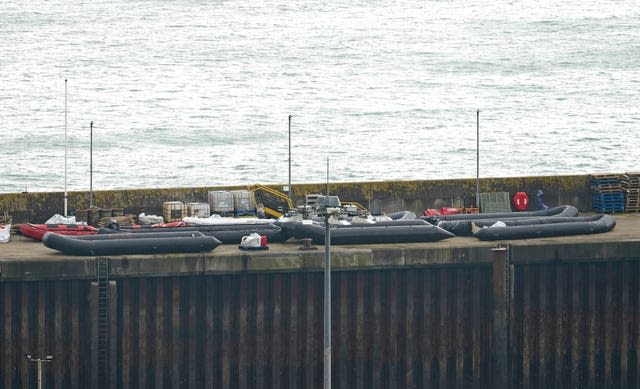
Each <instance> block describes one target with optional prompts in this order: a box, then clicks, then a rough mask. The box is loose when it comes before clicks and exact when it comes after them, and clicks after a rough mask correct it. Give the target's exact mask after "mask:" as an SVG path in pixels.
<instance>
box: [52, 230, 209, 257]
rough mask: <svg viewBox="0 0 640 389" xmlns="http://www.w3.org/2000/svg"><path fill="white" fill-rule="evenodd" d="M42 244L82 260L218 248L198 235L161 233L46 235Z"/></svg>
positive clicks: (202, 250) (200, 234) (207, 239)
mask: <svg viewBox="0 0 640 389" xmlns="http://www.w3.org/2000/svg"><path fill="white" fill-rule="evenodd" d="M42 243H44V245H45V246H46V247H48V248H50V249H53V250H57V251H60V252H62V253H64V254H68V255H83V256H105V255H128V254H168V253H199V252H208V251H211V250H213V249H215V248H216V247H218V246H219V245H220V241H219V240H217V239H216V238H214V237H212V236H205V235H203V234H202V233H200V232H191V233H188V234H183V235H171V234H164V233H163V234H140V235H138V234H113V235H102V236H77V237H69V236H65V235H60V234H56V233H53V232H47V233H46V234H44V237H43V238H42Z"/></svg>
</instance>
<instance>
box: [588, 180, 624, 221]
mask: <svg viewBox="0 0 640 389" xmlns="http://www.w3.org/2000/svg"><path fill="white" fill-rule="evenodd" d="M589 186H590V187H591V200H592V203H593V210H594V211H595V212H600V213H607V212H623V211H624V192H623V190H622V182H621V180H620V176H619V175H617V174H590V175H589Z"/></svg>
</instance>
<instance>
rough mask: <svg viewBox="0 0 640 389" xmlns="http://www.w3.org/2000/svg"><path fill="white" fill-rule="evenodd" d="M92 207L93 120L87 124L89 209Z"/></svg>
mask: <svg viewBox="0 0 640 389" xmlns="http://www.w3.org/2000/svg"><path fill="white" fill-rule="evenodd" d="M91 207H93V120H92V121H91V123H89V208H91Z"/></svg>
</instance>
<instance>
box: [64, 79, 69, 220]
mask: <svg viewBox="0 0 640 389" xmlns="http://www.w3.org/2000/svg"><path fill="white" fill-rule="evenodd" d="M67 215H68V213H67V79H66V78H65V79H64V217H67Z"/></svg>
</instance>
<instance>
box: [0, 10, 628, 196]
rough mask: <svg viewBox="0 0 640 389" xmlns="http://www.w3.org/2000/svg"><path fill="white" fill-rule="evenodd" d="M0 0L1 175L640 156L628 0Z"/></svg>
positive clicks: (411, 167)
mask: <svg viewBox="0 0 640 389" xmlns="http://www.w3.org/2000/svg"><path fill="white" fill-rule="evenodd" d="M0 3H1V6H0V37H1V39H0V139H1V146H0V157H1V161H2V163H1V164H0V192H17V191H23V190H25V189H26V190H28V191H62V190H63V189H64V182H65V180H64V177H65V113H66V129H67V139H68V140H67V146H68V147H67V150H68V151H67V161H68V165H67V177H68V189H69V190H86V189H88V188H89V176H90V174H89V173H90V160H91V158H90V148H91V147H90V146H92V147H93V153H92V154H93V187H94V189H114V188H132V187H174V186H176V187H185V186H203V185H222V184H223V185H227V184H253V183H286V182H287V180H288V158H289V152H288V147H289V137H288V133H289V126H288V124H289V123H288V115H293V117H292V120H291V156H292V181H293V182H294V183H296V182H324V181H325V179H326V166H327V163H326V161H327V159H329V166H330V169H329V170H330V172H329V179H330V180H331V181H363V180H388V179H436V178H462V177H475V174H476V124H477V123H476V109H479V110H480V115H479V118H480V121H479V124H480V175H481V176H514V175H517V176H520V175H550V174H588V173H598V172H625V171H638V170H640V164H639V163H638V160H639V157H640V151H639V149H640V141H639V138H640V108H639V102H640V2H638V1H637V0H615V1H608V0H595V1H583V0H580V1H573V0H570V1H551V0H535V1H534V0H521V1H500V0H498V1H488V0H487V1H475V0H471V1H461V0H453V1H451V0H441V1H424V0H421V1H410V0H398V1H391V0H380V1H377V0H367V1H349V2H335V1H319V0H314V1H306V0H302V1H295V2H275V1H255V0H251V1H248V0H247V1H244V0H237V1H233V0H232V1H222V0H220V1H218V0H216V1H210V0H207V1H204V0H203V1H195V0H189V1H188V0H175V1H166V0H147V1H130V0H127V1H124V0H122V1H120V0H108V1H107V0H93V1H89V2H87V1H73V0H72V1H60V0H51V1H44V0H42V1H38V0H36V1H33V0H31V1H30V0H26V1H11V2H10V1H7V0H2V1H0ZM65 79H67V80H68V81H67V84H66V91H65V81H64V80H65ZM65 96H66V97H65ZM65 102H66V109H65ZM91 121H93V122H94V128H93V142H91V141H90V135H91V134H90V130H89V129H90V126H89V123H90V122H91Z"/></svg>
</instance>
